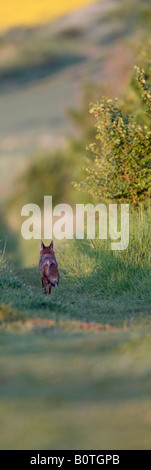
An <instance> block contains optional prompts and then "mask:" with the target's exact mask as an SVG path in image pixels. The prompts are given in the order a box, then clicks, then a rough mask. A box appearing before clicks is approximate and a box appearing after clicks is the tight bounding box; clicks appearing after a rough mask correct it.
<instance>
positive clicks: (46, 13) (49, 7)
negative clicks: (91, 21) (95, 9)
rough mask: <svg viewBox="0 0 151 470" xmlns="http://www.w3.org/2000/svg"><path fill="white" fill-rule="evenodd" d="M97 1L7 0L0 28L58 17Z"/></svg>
mask: <svg viewBox="0 0 151 470" xmlns="http://www.w3.org/2000/svg"><path fill="white" fill-rule="evenodd" d="M89 3H96V0H72V1H70V0H64V1H63V2H59V3H57V2H53V1H52V0H43V2H41V0H22V2H21V3H20V0H15V2H12V1H11V2H10V1H9V0H6V2H3V4H2V5H1V16H0V29H1V30H2V29H5V28H10V27H11V28H12V27H14V26H18V25H33V24H36V23H39V22H43V21H47V20H49V19H54V18H57V17H59V16H61V15H64V14H66V13H68V12H70V11H72V10H74V9H76V8H80V7H82V6H85V5H88V4H89Z"/></svg>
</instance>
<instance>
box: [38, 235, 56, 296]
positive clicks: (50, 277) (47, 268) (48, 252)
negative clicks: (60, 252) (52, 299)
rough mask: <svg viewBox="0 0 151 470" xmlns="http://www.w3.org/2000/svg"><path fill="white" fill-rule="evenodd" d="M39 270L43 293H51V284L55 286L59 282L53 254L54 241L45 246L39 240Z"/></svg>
mask: <svg viewBox="0 0 151 470" xmlns="http://www.w3.org/2000/svg"><path fill="white" fill-rule="evenodd" d="M39 270H40V272H41V281H42V288H43V292H44V294H45V293H46V289H47V293H48V294H51V286H54V287H57V286H58V283H59V271H58V264H57V261H56V258H55V254H54V242H53V240H52V242H51V243H50V245H49V246H45V245H44V243H43V242H42V241H41V242H40V260H39Z"/></svg>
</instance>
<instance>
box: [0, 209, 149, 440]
mask: <svg viewBox="0 0 151 470" xmlns="http://www.w3.org/2000/svg"><path fill="white" fill-rule="evenodd" d="M150 237H151V235H150V217H149V212H146V213H144V214H143V218H142V220H141V221H139V219H138V218H137V215H136V214H135V213H134V214H133V217H132V216H131V234H130V243H129V248H128V249H127V250H125V251H123V252H112V251H110V250H109V249H108V247H107V245H106V242H100V241H99V240H98V239H96V240H95V241H93V245H92V244H91V243H90V242H89V241H88V240H83V241H75V240H74V241H69V242H64V243H61V245H60V247H59V246H58V247H57V248H56V257H57V260H58V264H59V270H60V284H59V287H58V289H56V290H55V289H53V290H52V295H51V296H49V295H44V294H42V292H41V279H40V273H39V271H38V268H37V267H29V268H20V267H14V266H13V265H11V264H10V262H8V261H6V260H5V256H4V257H2V259H1V264H0V274H1V276H0V287H1V294H0V295H1V299H0V371H1V372H0V383H1V388H0V396H1V405H0V416H1V418H0V422H1V428H2V430H3V432H2V433H1V434H2V436H1V444H0V446H1V449H10V448H11V449H27V448H28V449H32V448H34V449H38V448H41V449H59V448H62V449H84V448H85V449H97V448H104V449H150V435H151V414H150V407H151V401H150V396H151V366H150V364H151V349H150V344H151V315H150V313H151V312H150V300H151V292H150V283H151V271H150ZM36 251H37V253H36V254H35V256H37V263H38V256H39V254H38V250H37V248H36ZM25 257H26V253H25Z"/></svg>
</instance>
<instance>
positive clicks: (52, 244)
mask: <svg viewBox="0 0 151 470" xmlns="http://www.w3.org/2000/svg"><path fill="white" fill-rule="evenodd" d="M54 247H55V244H54V241H53V240H52V242H51V243H50V245H49V248H51V249H52V250H54Z"/></svg>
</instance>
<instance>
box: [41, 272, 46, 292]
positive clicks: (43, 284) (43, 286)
mask: <svg viewBox="0 0 151 470" xmlns="http://www.w3.org/2000/svg"><path fill="white" fill-rule="evenodd" d="M41 282H42V290H43V293H44V294H46V287H45V281H44V277H43V276H42V278H41Z"/></svg>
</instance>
